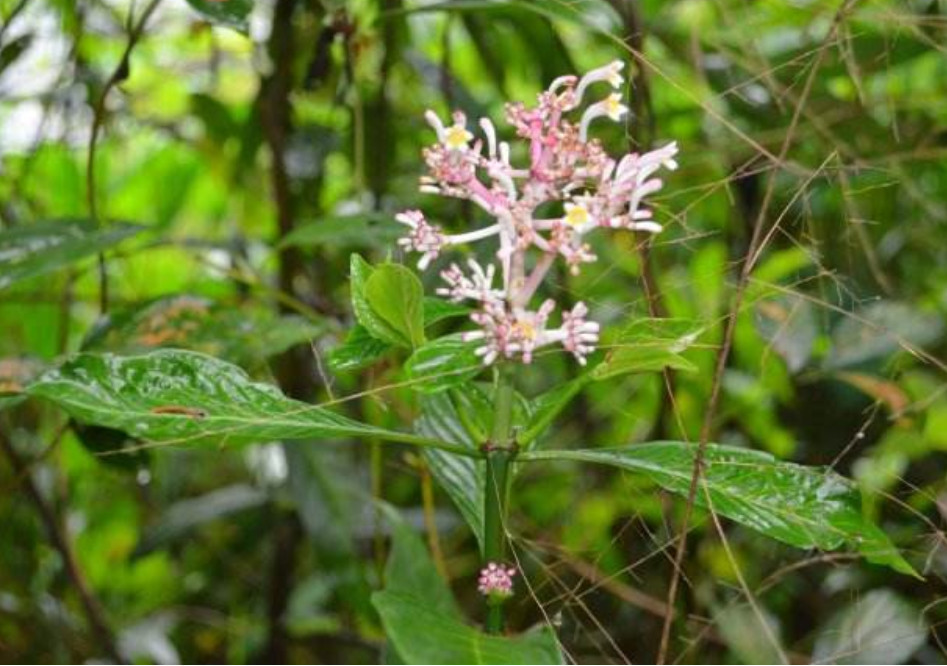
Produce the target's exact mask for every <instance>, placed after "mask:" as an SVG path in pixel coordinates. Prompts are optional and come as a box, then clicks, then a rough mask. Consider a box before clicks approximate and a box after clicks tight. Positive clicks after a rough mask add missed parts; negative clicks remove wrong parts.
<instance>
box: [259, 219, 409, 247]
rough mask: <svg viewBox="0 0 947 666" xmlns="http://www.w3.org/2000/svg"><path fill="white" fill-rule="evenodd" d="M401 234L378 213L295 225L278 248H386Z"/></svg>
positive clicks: (400, 230) (397, 225) (400, 228)
mask: <svg viewBox="0 0 947 666" xmlns="http://www.w3.org/2000/svg"><path fill="white" fill-rule="evenodd" d="M401 233H402V227H401V225H399V224H397V223H396V222H394V220H393V219H392V218H391V216H390V215H384V214H382V213H362V214H360V215H345V216H340V217H326V218H321V219H318V220H313V221H311V222H305V223H303V224H301V225H299V226H297V227H296V228H295V229H293V230H292V231H291V232H290V233H289V234H287V235H286V236H285V237H284V238H283V239H282V240H281V241H280V243H279V245H278V247H280V248H283V247H306V248H309V247H320V246H325V247H390V246H391V244H392V243H393V242H394V241H395V239H397V238H398V237H399V236H400V235H401Z"/></svg>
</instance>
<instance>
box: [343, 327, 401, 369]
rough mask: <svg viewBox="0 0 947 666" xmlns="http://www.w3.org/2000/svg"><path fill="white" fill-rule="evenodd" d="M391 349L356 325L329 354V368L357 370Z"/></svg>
mask: <svg viewBox="0 0 947 666" xmlns="http://www.w3.org/2000/svg"><path fill="white" fill-rule="evenodd" d="M391 348H392V347H391V345H390V344H388V343H387V342H384V341H382V340H379V339H378V338H374V337H372V335H371V334H370V333H369V332H368V329H366V328H365V327H364V326H362V325H361V324H356V325H355V326H353V327H352V330H350V331H349V334H348V336H346V338H345V342H343V343H342V344H341V345H339V346H338V347H336V348H335V349H333V350H332V351H331V352H329V367H330V368H332V369H333V370H335V371H342V370H358V369H359V368H364V367H365V366H366V365H371V364H372V363H374V362H375V361H378V360H379V359H381V358H382V357H384V356H385V354H387V353H388V352H389V351H391Z"/></svg>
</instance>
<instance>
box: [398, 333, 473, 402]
mask: <svg viewBox="0 0 947 666" xmlns="http://www.w3.org/2000/svg"><path fill="white" fill-rule="evenodd" d="M462 335H463V334H461V333H454V334H452V335H446V336H444V337H442V338H438V339H437V340H431V341H430V342H428V343H427V344H425V345H423V346H422V347H419V348H418V349H417V350H416V351H415V352H414V354H412V355H411V358H409V359H408V362H407V363H406V364H405V370H406V371H407V373H408V377H410V378H411V379H412V380H416V382H417V383H416V384H414V388H416V389H417V390H419V391H422V392H425V393H436V392H437V391H443V390H445V389H449V388H452V387H454V386H460V385H461V384H463V383H465V382H467V381H469V380H471V379H473V378H474V377H476V376H477V375H478V374H480V372H481V371H482V370H483V367H484V366H483V361H482V360H481V358H480V357H479V356H477V355H476V354H475V353H474V350H475V349H476V348H477V347H478V346H479V344H480V343H479V342H478V341H476V340H475V341H471V342H465V341H464V340H463V339H462Z"/></svg>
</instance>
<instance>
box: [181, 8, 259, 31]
mask: <svg viewBox="0 0 947 666" xmlns="http://www.w3.org/2000/svg"><path fill="white" fill-rule="evenodd" d="M187 4H189V5H190V6H191V7H192V8H193V9H194V10H195V11H197V13H198V14H200V15H201V16H203V17H204V18H205V19H207V20H208V21H210V22H211V23H214V24H215V25H222V26H226V27H228V28H233V29H234V30H237V31H238V32H242V33H247V32H249V30H250V23H249V19H250V12H252V11H253V0H187Z"/></svg>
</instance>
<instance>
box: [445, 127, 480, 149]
mask: <svg viewBox="0 0 947 666" xmlns="http://www.w3.org/2000/svg"><path fill="white" fill-rule="evenodd" d="M472 138H473V135H472V134H471V133H470V132H468V131H467V129H466V128H465V127H464V126H463V125H453V126H451V127H450V128H448V130H447V132H446V133H445V136H444V143H445V144H447V147H448V148H451V149H452V150H457V149H458V148H466V147H467V142H469V141H470V139H472Z"/></svg>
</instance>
